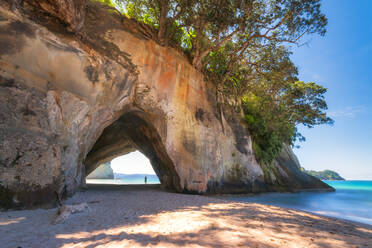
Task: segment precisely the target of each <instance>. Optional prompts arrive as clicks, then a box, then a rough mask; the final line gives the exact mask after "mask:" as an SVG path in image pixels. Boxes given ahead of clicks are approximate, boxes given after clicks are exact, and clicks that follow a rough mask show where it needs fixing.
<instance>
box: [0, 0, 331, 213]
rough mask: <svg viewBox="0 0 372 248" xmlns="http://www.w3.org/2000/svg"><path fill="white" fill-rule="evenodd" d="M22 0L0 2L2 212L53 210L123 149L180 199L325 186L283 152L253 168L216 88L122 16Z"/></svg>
mask: <svg viewBox="0 0 372 248" xmlns="http://www.w3.org/2000/svg"><path fill="white" fill-rule="evenodd" d="M25 2H26V3H25V5H24V7H23V8H22V9H19V10H17V9H16V10H15V11H11V6H10V5H9V4H7V1H2V2H1V5H0V203H1V206H3V207H17V206H21V207H22V206H40V205H43V204H47V205H49V206H50V205H54V204H55V203H56V200H57V198H58V197H57V196H62V197H65V196H69V195H72V194H73V193H74V192H75V191H76V190H77V189H79V187H80V186H81V185H83V184H84V178H85V169H87V170H88V171H89V170H91V169H92V168H94V166H95V165H96V164H97V162H98V161H103V160H105V159H108V158H110V156H114V155H118V154H120V153H121V152H125V150H126V149H140V150H141V151H143V152H144V153H145V154H146V155H147V156H148V157H149V158H150V159H151V161H152V163H153V166H154V168H155V170H157V172H158V173H159V175H160V178H161V179H160V180H161V181H162V183H164V184H165V185H166V186H168V187H169V188H172V189H174V190H176V191H179V192H195V193H207V192H226V193H234V192H239V193H242V192H259V191H268V190H293V189H303V188H327V186H326V185H325V184H323V183H322V182H321V181H319V180H317V179H315V178H313V177H310V176H307V175H305V174H303V173H302V172H301V171H300V168H299V164H298V161H297V160H296V159H295V156H294V155H293V153H292V151H291V149H287V150H285V151H284V153H283V154H282V155H281V156H280V159H279V160H277V161H275V163H273V164H272V165H270V166H261V165H259V164H258V163H257V161H256V159H255V156H254V152H253V150H252V144H251V138H250V135H249V132H248V130H247V127H246V126H245V125H244V124H243V123H241V116H240V115H239V113H237V112H236V110H234V109H232V108H230V107H229V106H228V104H223V103H222V104H218V105H217V99H216V89H215V88H214V84H213V83H212V82H206V81H205V80H204V77H203V75H202V74H201V73H200V72H198V71H196V70H195V69H194V68H193V67H192V66H191V65H190V63H189V61H188V59H187V58H186V57H185V56H184V55H182V54H181V53H179V52H178V51H176V50H175V49H173V48H169V47H162V46H159V45H157V44H156V43H155V42H154V41H152V40H150V39H148V38H147V37H146V36H145V35H143V34H142V33H141V32H140V29H137V28H135V27H136V26H135V24H133V23H132V22H131V21H130V20H125V21H123V20H122V18H121V17H118V16H117V15H116V14H115V13H112V12H110V11H107V9H105V8H104V7H102V5H100V4H99V3H97V2H94V1H93V2H90V1H89V3H88V4H87V5H86V6H85V5H80V4H79V5H78V6H80V7H81V6H84V7H82V8H79V9H76V11H77V12H79V11H80V12H81V11H86V12H84V13H80V12H79V13H77V14H76V13H75V12H69V11H67V10H65V11H63V10H61V11H57V12H56V11H55V10H56V9H57V10H58V9H59V8H63V6H65V5H64V3H66V2H67V3H70V4H72V5H71V6H73V5H74V2H79V3H82V2H85V1H72V0H66V1H53V2H50V1H46V4H43V5H40V2H42V1H32V0H30V1H25ZM53 4H54V5H56V6H54V7H53V6H52V7H53V8H49V7H50V5H53ZM68 6H69V7H71V6H70V5H68ZM74 14H76V15H77V16H78V17H79V18H74V17H71V16H69V15H74ZM66 16H67V17H66ZM82 17H85V18H82ZM83 20H85V21H84V23H80V22H82V21H83ZM71 22H78V23H71ZM70 24H71V25H70ZM133 27H134V28H133ZM137 27H138V26H137ZM77 29H78V30H79V32H80V33H78V34H77V33H71V32H70V31H71V30H73V31H74V32H76V31H77ZM116 129H120V132H118V131H116ZM122 130H124V132H122ZM128 130H130V131H128ZM114 134H119V135H117V136H115V137H114V138H110V137H111V136H112V135H114ZM106 141H111V142H112V143H111V148H107V150H105V148H104V147H105V145H106V144H107V142H106ZM115 142H116V143H117V147H116V146H115V145H114V143H115ZM126 142H127V143H128V146H126V144H127V143H126ZM116 143H115V144H116ZM105 152H107V153H106V154H105ZM110 152H112V154H111V153H110Z"/></svg>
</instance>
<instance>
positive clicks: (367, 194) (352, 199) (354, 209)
mask: <svg viewBox="0 0 372 248" xmlns="http://www.w3.org/2000/svg"><path fill="white" fill-rule="evenodd" d="M324 182H326V183H327V184H329V185H330V186H332V187H334V188H335V189H336V191H335V192H300V193H264V194H258V195H254V196H243V197H242V196H239V197H237V196H229V197H228V198H229V199H232V200H237V201H244V202H256V203H263V204H269V205H275V206H280V207H286V208H293V209H298V210H305V211H308V212H312V213H316V214H321V215H326V216H331V217H336V218H342V219H347V220H352V221H357V222H361V223H365V224H369V225H372V181H324Z"/></svg>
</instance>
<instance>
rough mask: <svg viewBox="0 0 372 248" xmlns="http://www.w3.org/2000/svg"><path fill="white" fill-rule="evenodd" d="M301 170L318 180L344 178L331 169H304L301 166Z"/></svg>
mask: <svg viewBox="0 0 372 248" xmlns="http://www.w3.org/2000/svg"><path fill="white" fill-rule="evenodd" d="M301 170H302V171H303V172H305V173H307V174H309V175H312V176H314V177H316V178H318V179H320V180H342V181H344V180H345V178H343V177H341V176H340V175H339V174H338V173H337V172H335V171H332V170H323V171H313V170H306V169H305V168H303V167H301Z"/></svg>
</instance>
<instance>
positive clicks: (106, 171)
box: [87, 162, 115, 179]
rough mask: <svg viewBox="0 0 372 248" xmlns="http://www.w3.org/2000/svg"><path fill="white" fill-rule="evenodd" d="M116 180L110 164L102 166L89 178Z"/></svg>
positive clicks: (89, 175)
mask: <svg viewBox="0 0 372 248" xmlns="http://www.w3.org/2000/svg"><path fill="white" fill-rule="evenodd" d="M114 178H115V177H114V171H113V170H112V168H111V163H110V162H106V163H103V164H101V165H100V166H98V167H97V168H96V169H95V170H94V171H92V172H91V173H90V174H88V176H87V179H114Z"/></svg>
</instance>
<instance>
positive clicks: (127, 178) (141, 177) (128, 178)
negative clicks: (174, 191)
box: [87, 174, 160, 184]
mask: <svg viewBox="0 0 372 248" xmlns="http://www.w3.org/2000/svg"><path fill="white" fill-rule="evenodd" d="M145 176H146V177H147V184H159V183H160V181H159V178H158V177H157V176H156V175H147V174H132V175H128V174H115V179H87V183H88V184H89V183H92V184H144V183H145Z"/></svg>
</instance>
